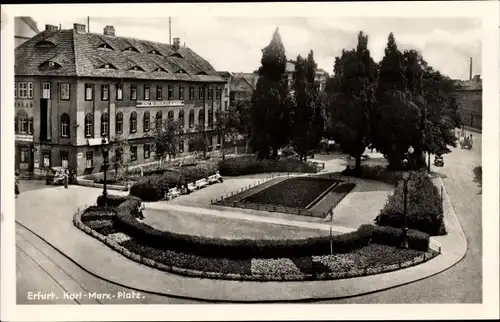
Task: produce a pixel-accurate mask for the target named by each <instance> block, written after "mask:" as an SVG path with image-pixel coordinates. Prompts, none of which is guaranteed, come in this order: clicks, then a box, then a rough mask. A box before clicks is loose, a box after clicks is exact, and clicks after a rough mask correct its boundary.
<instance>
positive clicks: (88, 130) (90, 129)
mask: <svg viewBox="0 0 500 322" xmlns="http://www.w3.org/2000/svg"><path fill="white" fill-rule="evenodd" d="M93 118H94V117H93V115H92V114H90V113H89V114H87V115H85V137H92V136H93V135H94V122H93Z"/></svg>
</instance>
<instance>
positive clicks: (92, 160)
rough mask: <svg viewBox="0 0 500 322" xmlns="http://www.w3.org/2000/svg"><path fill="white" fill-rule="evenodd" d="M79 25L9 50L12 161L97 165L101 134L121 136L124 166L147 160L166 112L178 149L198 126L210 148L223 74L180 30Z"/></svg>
mask: <svg viewBox="0 0 500 322" xmlns="http://www.w3.org/2000/svg"><path fill="white" fill-rule="evenodd" d="M85 29H86V28H85V25H82V24H74V26H73V29H65V30H60V29H59V28H58V27H57V26H52V25H47V26H46V27H45V30H44V31H43V32H41V33H39V34H37V35H36V36H35V37H33V38H31V39H29V40H28V41H26V42H24V43H23V44H22V45H20V46H19V47H17V48H16V50H15V66H14V67H15V83H14V90H15V93H14V95H15V113H16V116H15V117H16V118H15V134H16V135H15V141H16V143H15V147H16V150H15V166H16V169H18V170H20V171H21V172H23V171H24V172H35V173H37V172H40V173H43V172H44V170H46V169H48V168H50V167H54V166H62V167H68V168H71V169H73V170H75V171H76V172H77V174H78V175H81V174H88V173H93V172H100V170H101V165H102V161H103V158H102V145H103V143H102V138H103V137H107V138H108V140H111V141H113V140H115V139H117V140H121V139H126V140H127V141H128V144H129V148H128V149H127V150H128V151H124V152H128V155H129V159H130V162H131V165H135V164H141V163H146V162H151V161H154V151H155V149H154V144H153V142H152V140H151V138H150V133H152V132H153V131H154V129H155V127H159V126H162V123H163V120H165V119H171V120H175V121H178V122H179V123H180V124H181V126H182V127H183V129H184V132H185V134H183V135H182V136H181V138H180V140H179V146H178V148H177V151H178V155H185V154H187V153H189V152H191V148H192V147H191V145H190V144H188V143H189V141H190V139H191V138H192V137H193V135H195V133H196V132H197V131H198V128H197V125H198V124H203V125H204V131H206V132H207V141H208V143H209V145H210V146H215V144H216V139H217V137H216V134H215V133H214V132H213V131H214V127H213V125H214V123H215V115H214V114H215V113H214V111H216V110H218V109H221V107H222V102H223V99H222V88H223V86H224V84H225V83H227V81H226V80H225V79H223V78H222V77H221V76H220V75H219V74H218V73H217V71H216V70H215V69H214V68H213V67H212V65H211V64H210V63H209V62H207V61H206V60H205V59H203V58H202V57H200V56H199V55H197V54H196V53H195V52H193V51H192V50H191V49H189V48H187V47H181V46H180V39H179V38H174V39H173V40H174V41H173V45H169V44H163V43H158V42H153V41H146V40H140V39H135V38H128V37H121V36H118V35H116V34H115V28H114V27H113V26H106V27H105V28H104V30H103V33H102V34H97V33H88V32H86V30H85ZM114 154H115V153H114V152H113V151H112V152H111V153H110V159H111V160H112V157H113V156H114Z"/></svg>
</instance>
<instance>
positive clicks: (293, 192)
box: [242, 177, 339, 209]
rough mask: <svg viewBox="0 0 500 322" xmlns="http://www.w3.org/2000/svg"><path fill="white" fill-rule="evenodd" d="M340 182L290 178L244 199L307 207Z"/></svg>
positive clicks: (293, 206) (244, 200)
mask: <svg viewBox="0 0 500 322" xmlns="http://www.w3.org/2000/svg"><path fill="white" fill-rule="evenodd" d="M338 183H339V182H338V181H337V180H329V179H323V178H314V177H312V178H311V177H298V178H290V179H287V180H285V181H282V182H280V183H277V184H275V185H272V186H270V187H268V188H266V189H264V190H262V191H259V192H257V193H255V194H253V195H251V196H249V197H247V198H245V199H243V200H242V201H243V202H250V203H260V204H270V205H277V206H284V207H292V208H302V209H305V208H306V207H307V206H308V205H309V204H310V203H311V202H313V201H314V200H315V199H316V198H317V197H318V196H320V195H321V194H322V193H323V192H324V191H325V190H327V189H328V188H330V187H331V186H332V185H334V184H338Z"/></svg>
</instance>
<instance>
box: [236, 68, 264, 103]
mask: <svg viewBox="0 0 500 322" xmlns="http://www.w3.org/2000/svg"><path fill="white" fill-rule="evenodd" d="M258 79H259V75H258V73H255V72H254V73H233V75H232V77H231V80H230V102H231V103H230V104H234V103H235V102H237V101H241V100H245V99H250V98H252V94H253V91H254V90H255V88H257V80H258Z"/></svg>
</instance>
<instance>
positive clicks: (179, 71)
mask: <svg viewBox="0 0 500 322" xmlns="http://www.w3.org/2000/svg"><path fill="white" fill-rule="evenodd" d="M176 74H187V73H186V71H185V70H184V69H179V70H178V71H177V72H176Z"/></svg>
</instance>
